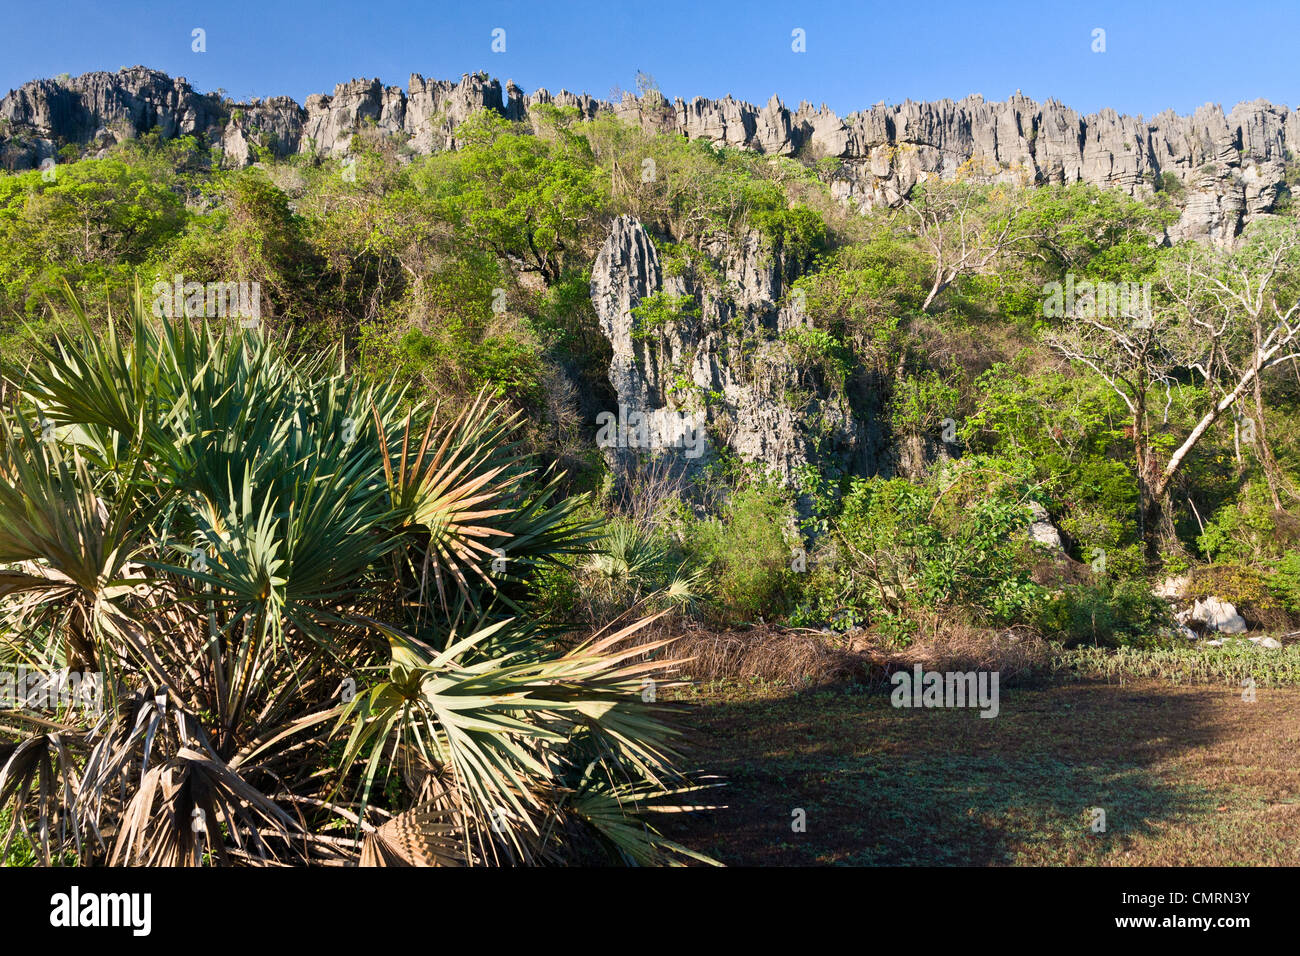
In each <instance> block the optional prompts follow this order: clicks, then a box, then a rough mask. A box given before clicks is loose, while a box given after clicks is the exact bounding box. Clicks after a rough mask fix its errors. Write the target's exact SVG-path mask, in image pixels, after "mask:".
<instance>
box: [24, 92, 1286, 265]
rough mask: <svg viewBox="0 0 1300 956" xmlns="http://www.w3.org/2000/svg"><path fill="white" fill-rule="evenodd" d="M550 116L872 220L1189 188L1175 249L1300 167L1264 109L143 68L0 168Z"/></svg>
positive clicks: (74, 102) (1277, 113)
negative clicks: (805, 177)
mask: <svg viewBox="0 0 1300 956" xmlns="http://www.w3.org/2000/svg"><path fill="white" fill-rule="evenodd" d="M541 104H555V105H558V106H565V107H573V108H575V109H576V110H577V111H578V113H579V115H580V116H581V117H582V118H583V119H588V120H589V119H593V118H594V117H596V116H597V115H598V114H600V113H602V112H613V113H614V114H615V115H617V116H619V117H621V118H623V119H624V120H627V121H629V122H633V123H637V124H640V125H641V126H643V127H644V128H646V129H652V130H657V131H661V132H665V133H677V134H679V135H681V136H686V137H689V138H693V139H706V140H709V141H710V142H714V143H719V144H726V145H730V146H735V147H738V148H744V149H752V150H756V151H758V152H762V153H766V154H769V155H778V156H789V155H793V154H795V153H799V154H801V155H805V156H808V157H814V158H820V157H829V158H835V159H838V160H840V162H839V164H838V167H837V168H836V169H835V171H834V172H833V173H832V174H830V175H831V186H832V190H833V192H834V194H835V195H836V196H838V197H839V198H840V199H841V200H843V201H844V202H846V203H852V204H855V205H856V206H858V207H860V208H863V209H868V208H871V207H874V206H878V205H881V204H886V205H894V204H897V203H899V202H900V201H901V200H902V199H903V198H904V197H905V196H907V195H908V193H909V192H910V191H911V189H912V188H913V187H914V186H915V185H916V184H917V183H918V182H922V181H924V180H926V179H927V178H930V177H932V176H939V177H952V176H954V175H956V174H957V171H958V170H959V169H961V168H963V167H965V168H967V169H972V168H974V169H976V170H978V171H979V172H981V173H982V174H983V175H985V176H987V178H989V179H992V180H995V181H1006V182H1014V183H1025V184H1042V183H1073V182H1085V183H1091V184H1094V185H1097V186H1101V187H1106V188H1114V189H1121V190H1124V191H1125V192H1128V193H1130V194H1134V193H1140V192H1149V191H1151V190H1153V189H1155V188H1157V187H1164V188H1174V189H1175V190H1176V191H1177V197H1178V202H1179V203H1180V205H1181V207H1182V210H1183V211H1182V216H1181V218H1180V220H1179V221H1178V223H1177V224H1176V225H1175V226H1174V228H1173V229H1171V231H1170V237H1171V239H1174V240H1178V239H1183V238H1188V237H1205V238H1208V239H1211V240H1213V241H1218V242H1231V241H1232V240H1233V238H1234V237H1235V236H1236V235H1238V234H1239V233H1240V231H1241V229H1242V228H1243V227H1244V226H1245V225H1246V224H1248V223H1249V222H1250V221H1251V220H1253V219H1255V218H1256V217H1259V216H1261V215H1267V214H1268V213H1269V211H1270V210H1271V209H1272V208H1273V207H1274V204H1275V203H1276V202H1277V200H1278V198H1279V196H1280V195H1281V193H1282V190H1283V189H1284V188H1285V164H1286V163H1287V162H1292V161H1294V157H1295V156H1296V155H1300V111H1296V110H1290V109H1288V108H1286V107H1283V106H1275V105H1273V104H1271V103H1268V102H1266V101H1264V100H1255V101H1252V102H1249V103H1239V104H1237V105H1236V106H1235V107H1233V108H1232V109H1231V110H1230V111H1229V112H1228V113H1226V114H1225V113H1224V111H1223V109H1222V107H1220V106H1217V105H1212V104H1209V105H1206V106H1203V107H1201V108H1200V109H1198V110H1196V111H1195V112H1194V113H1192V114H1191V115H1190V116H1178V115H1176V114H1174V113H1173V112H1164V113H1161V114H1159V115H1158V116H1155V117H1153V118H1152V119H1150V120H1146V119H1144V118H1143V117H1141V116H1137V117H1132V116H1121V115H1120V114H1118V113H1116V112H1115V111H1114V110H1109V109H1107V110H1102V111H1100V112H1099V113H1095V114H1092V115H1088V116H1081V115H1079V114H1078V113H1077V112H1075V111H1074V110H1072V109H1070V108H1069V107H1066V106H1064V105H1062V104H1061V103H1058V102H1056V101H1055V100H1048V101H1047V102H1045V103H1038V102H1036V101H1034V100H1031V99H1029V98H1027V97H1024V96H1021V95H1020V94H1019V92H1017V93H1016V94H1015V95H1013V96H1012V97H1010V98H1009V99H1007V100H1006V101H1004V102H986V101H985V100H984V98H983V97H982V96H978V95H976V96H969V97H967V98H965V99H962V100H958V101H953V100H939V101H936V102H931V103H914V102H911V101H907V102H905V103H902V104H901V105H892V106H891V105H885V104H883V103H880V104H877V105H875V106H873V107H871V108H870V109H867V110H862V111H859V112H855V113H851V114H849V115H848V116H845V117H840V116H837V115H836V114H835V113H833V112H831V111H830V110H828V109H826V107H825V106H822V107H820V108H817V107H814V106H812V105H811V104H808V103H803V104H800V106H799V107H798V108H797V109H795V110H791V109H789V108H788V107H786V106H785V105H784V104H782V102H781V101H780V99H778V98H777V97H775V96H774V97H772V99H771V100H769V101H768V102H767V103H766V104H765V105H763V106H761V107H760V106H755V105H754V104H751V103H746V102H743V101H741V100H736V99H733V98H731V97H726V98H724V99H721V100H710V99H703V98H698V97H697V98H696V99H693V100H691V101H690V102H689V103H687V102H685V101H683V100H681V99H677V100H675V101H674V102H672V103H669V102H668V101H667V100H665V99H664V98H663V97H661V96H659V95H658V94H655V93H651V94H648V95H646V96H643V97H640V98H638V97H635V96H632V95H631V94H625V95H624V96H623V98H622V99H621V100H620V101H619V102H617V103H608V102H604V101H601V100H598V99H595V98H593V97H591V96H588V95H586V94H581V95H579V94H573V93H569V92H567V91H564V90H561V91H560V92H559V93H556V94H552V93H550V92H548V91H547V90H544V89H540V90H537V91H536V92H534V93H533V94H531V95H525V94H524V92H523V91H522V90H520V89H519V88H518V87H517V86H515V85H514V84H513V83H510V82H509V81H507V83H506V86H505V87H504V89H503V88H502V86H501V84H500V82H499V81H497V80H494V79H490V78H488V77H487V75H486V74H483V73H476V74H466V75H464V76H463V77H462V78H461V79H460V81H459V82H456V83H452V82H448V81H443V80H426V79H424V77H422V76H419V75H418V74H413V75H412V76H411V78H410V82H409V84H408V87H407V89H406V90H402V89H400V88H399V87H395V86H383V85H382V84H381V83H380V82H379V81H378V80H352V81H351V82H348V83H341V84H339V85H338V86H336V87H335V88H334V92H333V93H332V94H329V95H325V94H318V95H314V96H311V97H308V99H307V102H306V104H304V105H303V106H299V105H297V104H296V103H294V102H293V100H291V99H289V98H287V97H273V98H271V99H267V100H254V101H252V102H249V103H231V102H228V101H225V100H223V99H222V98H221V97H219V96H217V95H216V94H211V93H209V94H200V93H197V92H195V91H194V90H193V89H192V88H191V87H190V85H189V84H188V83H187V82H186V81H185V80H184V78H176V79H172V78H170V77H168V76H166V75H165V74H163V73H159V72H157V71H156V70H149V69H146V68H144V67H132V68H130V69H126V70H122V71H121V72H118V73H88V74H86V75H84V76H80V77H76V78H63V79H59V80H37V81H34V82H31V83H27V84H25V85H24V86H23V87H21V88H20V89H18V90H12V91H10V92H9V94H8V95H7V96H5V97H4V99H3V100H0V164H3V165H4V166H5V167H6V168H9V169H29V168H33V167H35V166H37V165H39V164H40V162H41V161H42V160H43V159H46V158H48V157H51V156H53V155H54V154H55V153H56V152H57V151H58V149H59V147H60V146H62V145H64V144H67V143H73V144H77V145H80V146H83V147H90V146H99V145H103V144H104V143H105V142H111V141H112V140H114V139H121V138H124V137H127V136H136V135H140V134H142V133H144V132H147V131H149V130H152V129H155V128H157V129H158V130H160V131H161V133H162V134H163V135H164V136H174V135H186V134H195V135H200V136H203V137H204V138H205V139H206V141H207V142H208V143H210V144H214V145H219V146H220V147H221V148H222V149H223V150H224V153H225V156H226V162H227V163H228V164H229V165H242V164H246V163H249V162H252V161H253V160H254V159H255V156H256V152H255V150H254V147H255V146H257V147H261V148H265V149H269V150H271V151H272V152H273V153H275V154H276V155H280V156H285V155H289V154H292V153H297V152H312V151H314V152H317V153H320V154H322V155H325V156H330V155H337V154H340V153H343V152H346V151H347V149H348V147H349V146H350V144H351V140H352V137H353V136H354V135H355V134H356V133H357V132H359V131H361V130H362V129H365V128H367V127H369V126H373V127H374V128H375V129H377V130H379V131H381V132H386V133H390V134H393V135H396V136H401V137H404V138H405V139H406V140H407V142H408V143H409V145H410V146H411V148H412V149H414V150H415V151H417V152H422V153H427V152H430V151H433V150H439V149H449V148H455V146H456V143H455V136H454V132H455V129H456V126H457V125H458V124H459V123H460V122H461V121H463V120H464V119H465V118H466V117H467V116H469V115H470V113H472V112H473V111H474V110H479V109H488V110H493V111H496V112H498V113H500V114H501V115H503V116H506V117H508V118H510V119H513V120H526V119H527V118H528V115H529V111H530V110H531V109H532V108H534V107H536V106H539V105H541ZM232 127H233V128H232Z"/></svg>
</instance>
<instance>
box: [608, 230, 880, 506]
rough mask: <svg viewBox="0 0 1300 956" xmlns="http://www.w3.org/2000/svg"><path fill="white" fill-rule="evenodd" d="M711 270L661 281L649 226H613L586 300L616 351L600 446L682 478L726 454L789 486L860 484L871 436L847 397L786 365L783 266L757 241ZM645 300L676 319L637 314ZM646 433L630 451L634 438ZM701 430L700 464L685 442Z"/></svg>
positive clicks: (797, 322)
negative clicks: (613, 423)
mask: <svg viewBox="0 0 1300 956" xmlns="http://www.w3.org/2000/svg"><path fill="white" fill-rule="evenodd" d="M705 254H706V255H707V256H708V257H709V258H710V259H711V261H712V263H713V269H711V270H708V271H707V272H704V271H695V270H690V269H675V270H673V271H672V274H666V270H665V269H664V267H663V265H662V263H661V262H660V258H659V254H658V252H657V250H656V248H655V244H654V241H653V239H652V238H651V236H650V234H649V233H648V232H647V231H646V229H645V227H644V226H643V225H642V224H641V223H640V222H639V221H638V220H636V219H634V218H632V217H630V216H623V217H620V218H619V219H618V220H616V221H615V222H614V224H613V226H612V228H611V230H610V234H609V237H608V239H607V240H606V241H605V244H604V246H603V247H602V248H601V250H600V254H599V255H598V256H597V258H596V261H595V264H594V266H593V268H592V278H591V300H592V304H593V305H594V307H595V309H596V313H597V315H598V316H599V318H600V325H601V330H602V331H603V332H604V334H605V336H606V337H607V338H608V339H609V341H610V345H611V347H612V350H613V359H612V361H611V363H610V373H609V377H610V383H611V384H612V385H613V387H614V391H615V394H616V396H617V399H618V402H619V405H620V408H619V409H618V410H614V409H610V410H609V413H610V416H611V417H614V418H616V420H617V422H618V430H617V431H615V432H613V433H612V434H611V435H610V436H609V437H614V438H616V439H617V440H616V441H613V442H610V441H602V442H601V444H602V445H603V446H604V448H605V453H606V455H607V457H608V459H609V460H610V462H611V464H612V465H614V466H615V467H616V469H623V468H626V467H628V466H629V463H630V460H631V459H633V458H636V457H638V456H642V455H644V456H648V457H652V458H653V457H659V456H662V455H665V454H667V455H670V456H671V457H672V460H673V461H675V462H677V463H678V464H679V466H680V467H681V468H682V469H683V470H687V471H689V470H690V469H691V468H693V467H695V466H697V465H699V464H703V463H704V462H706V461H708V460H709V459H710V457H711V456H712V455H714V454H716V453H717V452H718V451H719V450H721V449H722V448H726V449H729V450H730V451H731V452H734V453H735V454H736V455H738V456H739V457H740V458H742V459H744V460H746V461H755V462H763V463H765V464H767V465H769V466H770V467H771V468H772V469H773V471H774V472H775V473H776V475H777V476H778V477H779V478H781V479H783V480H786V481H790V480H792V479H794V478H795V477H796V475H797V472H798V470H799V469H800V468H801V467H802V466H803V465H805V464H808V463H814V464H816V465H817V466H818V467H819V468H820V469H822V470H823V471H824V472H827V471H829V470H830V469H832V468H835V467H838V468H840V469H842V470H851V471H854V472H855V473H868V472H869V471H870V470H871V468H870V462H868V461H866V460H865V458H866V457H867V456H869V455H870V454H871V449H870V448H869V446H868V442H867V438H868V435H867V430H866V429H865V428H864V427H863V426H862V425H860V424H859V419H858V418H857V417H856V416H855V415H854V413H853V411H852V410H851V408H850V406H849V401H848V398H847V396H846V395H845V394H844V393H843V392H842V391H840V390H836V389H834V388H831V387H828V383H826V382H824V381H822V380H820V379H819V378H818V376H817V375H816V374H815V373H813V372H812V371H811V370H810V369H808V368H806V367H802V366H801V365H800V364H799V363H798V362H797V361H796V360H795V358H794V357H793V356H792V354H791V351H790V345H789V342H788V339H787V338H785V337H784V336H783V333H786V332H788V331H790V330H792V329H795V328H797V327H800V326H802V325H803V324H804V318H803V316H802V315H801V314H800V312H799V310H798V309H797V307H795V306H792V305H790V304H788V303H783V301H782V296H783V275H784V264H783V262H782V258H781V255H780V253H779V252H776V251H774V250H772V249H771V247H770V246H769V245H767V244H766V243H765V242H764V240H763V239H762V238H761V236H760V235H759V234H758V233H756V232H750V233H747V234H746V235H745V236H744V237H743V238H742V239H741V240H739V241H736V242H718V243H715V244H713V245H712V246H710V247H708V248H706V249H705ZM652 296H658V297H659V301H661V302H666V303H671V305H672V308H674V309H675V310H676V315H675V320H674V321H671V322H665V323H663V324H662V325H657V326H656V325H647V321H646V317H645V315H644V314H643V315H642V316H640V317H638V315H636V314H634V310H636V308H637V306H638V305H642V304H643V303H645V302H646V301H647V300H649V299H650V298H651V297H652ZM637 428H641V429H642V434H643V436H644V437H646V438H648V439H649V441H648V443H647V442H645V441H644V440H642V441H640V442H638V440H637V439H636V437H635V434H634V432H635V430H636V429H637ZM693 430H703V432H704V433H705V434H706V435H707V445H706V446H701V451H703V452H704V453H703V454H700V455H691V454H688V452H689V451H690V448H691V443H690V440H689V438H687V439H686V440H680V439H681V438H682V436H683V434H684V433H686V434H689V433H690V432H691V431H693Z"/></svg>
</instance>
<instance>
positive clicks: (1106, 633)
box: [1033, 578, 1173, 647]
mask: <svg viewBox="0 0 1300 956" xmlns="http://www.w3.org/2000/svg"><path fill="white" fill-rule="evenodd" d="M1033 623H1034V624H1035V626H1037V627H1038V629H1039V630H1041V631H1042V632H1043V633H1044V634H1045V635H1047V636H1048V637H1050V638H1053V639H1055V640H1059V641H1061V642H1062V643H1063V644H1065V645H1066V646H1067V647H1073V646H1076V645H1080V644H1091V645H1097V646H1105V647H1155V646H1161V645H1162V644H1163V643H1165V640H1164V639H1163V638H1162V637H1161V636H1160V635H1161V633H1162V632H1163V631H1166V630H1167V629H1168V628H1169V627H1171V626H1172V624H1173V621H1172V619H1171V618H1170V617H1169V608H1168V606H1167V605H1166V604H1165V602H1164V601H1162V600H1161V599H1159V598H1157V597H1155V596H1153V595H1152V594H1151V591H1150V588H1149V587H1148V586H1147V585H1146V583H1145V582H1144V581H1141V580H1129V581H1115V580H1113V579H1108V578H1103V579H1101V580H1099V581H1097V582H1096V583H1093V584H1074V585H1069V586H1067V587H1065V588H1062V589H1061V591H1060V593H1059V594H1056V595H1054V596H1053V597H1051V598H1049V599H1047V600H1046V601H1044V602H1043V604H1042V605H1041V606H1040V608H1039V610H1038V613H1037V615H1036V618H1035V620H1034V621H1033Z"/></svg>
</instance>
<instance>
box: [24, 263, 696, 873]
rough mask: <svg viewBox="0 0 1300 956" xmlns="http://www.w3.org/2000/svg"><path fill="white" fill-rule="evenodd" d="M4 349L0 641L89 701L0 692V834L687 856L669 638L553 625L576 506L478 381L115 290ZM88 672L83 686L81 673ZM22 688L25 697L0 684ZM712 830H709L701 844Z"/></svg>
mask: <svg viewBox="0 0 1300 956" xmlns="http://www.w3.org/2000/svg"><path fill="white" fill-rule="evenodd" d="M69 300H70V306H71V308H72V311H73V313H74V316H75V318H76V320H77V323H78V325H79V327H80V329H81V332H80V334H79V335H77V336H75V337H74V338H72V339H70V340H68V341H60V342H57V343H56V344H54V345H52V346H50V347H48V348H47V349H46V350H44V351H43V352H42V353H41V354H40V356H39V359H38V360H37V361H35V362H34V363H33V364H32V365H31V366H30V367H28V368H26V369H23V370H16V369H6V370H5V379H6V384H7V387H8V389H9V396H10V400H9V402H8V403H7V405H6V407H5V408H4V410H3V414H0V668H10V669H12V668H15V667H17V666H18V665H26V666H28V667H31V668H33V669H34V670H36V671H39V672H42V673H47V674H60V673H70V672H75V673H78V674H80V673H89V674H91V675H93V677H94V679H95V681H96V686H97V687H98V688H99V690H100V697H99V699H98V701H97V704H98V705H97V706H96V707H86V706H77V705H76V702H71V703H70V702H66V701H65V702H64V703H62V704H60V705H58V706H52V707H46V708H45V709H33V708H32V707H30V706H26V707H24V706H22V705H23V704H30V701H17V702H14V701H10V702H7V703H0V706H6V707H11V709H8V710H3V711H0V819H4V818H7V819H8V820H9V821H10V823H9V827H8V829H7V832H0V841H3V842H0V856H6V855H7V854H8V853H9V847H10V845H11V844H12V843H13V841H14V840H15V839H17V840H20V841H22V842H24V843H25V844H26V845H27V847H28V848H29V849H30V852H32V853H33V854H34V856H35V858H36V859H37V860H38V861H40V862H43V863H46V864H49V863H51V862H60V861H77V862H81V863H86V864H91V863H94V864H110V865H140V864H145V865H191V864H203V863H221V864H245V865H276V864H332V865H354V864H358V863H359V864H363V865H393V864H401V865H425V864H436V865H481V864H497V863H530V864H531V863H546V862H560V861H575V860H584V859H588V858H590V856H589V855H590V854H592V853H600V852H603V853H607V854H611V855H612V856H613V857H614V858H615V859H616V860H620V861H623V862H629V863H640V864H648V863H660V862H680V861H683V860H684V859H686V858H690V857H694V856H695V854H693V853H691V852H690V851H689V850H687V849H686V848H684V847H681V846H679V845H677V844H675V843H673V842H672V841H670V840H668V839H665V838H664V837H663V836H662V835H661V834H660V833H659V832H658V831H657V830H656V829H655V828H654V826H653V825H652V823H651V821H652V820H653V818H654V815H655V814H657V813H660V812H677V811H682V810H685V809H690V808H691V807H692V803H691V801H692V800H694V799H695V797H694V794H695V793H696V792H697V791H698V790H699V789H700V785H699V784H698V783H697V782H694V781H693V780H692V779H691V778H688V777H687V776H686V775H684V774H682V773H681V772H679V771H677V770H676V769H675V768H674V764H675V762H676V761H677V759H678V754H677V753H676V751H675V750H674V746H673V745H674V740H675V737H676V731H675V730H674V729H673V726H672V724H671V721H670V720H669V719H668V718H669V716H670V714H669V711H668V709H667V708H665V707H664V706H663V705H662V704H655V703H654V700H655V697H656V695H655V694H653V693H651V694H646V693H645V689H646V688H647V686H653V685H652V683H651V682H654V683H655V684H657V686H658V687H659V688H663V687H665V686H671V684H672V683H673V678H672V673H673V669H674V666H675V664H676V663H679V662H674V661H672V660H670V659H668V657H667V656H666V655H665V654H664V653H654V652H656V651H657V649H658V648H659V647H660V646H661V645H662V644H663V643H664V642H649V643H645V642H642V643H639V644H634V643H632V642H631V641H629V638H630V637H632V635H633V634H634V633H635V632H636V631H637V630H638V629H639V628H640V627H641V626H642V625H643V624H644V623H646V622H645V621H642V622H638V623H637V624H633V625H631V626H629V627H626V628H623V629H622V630H618V631H616V632H612V633H596V634H591V635H586V636H582V637H579V638H572V639H565V638H564V637H563V636H562V635H557V634H555V633H552V632H549V631H547V630H545V629H543V628H541V627H539V626H537V625H536V624H534V623H532V622H530V621H529V619H528V617H527V607H526V605H525V604H524V598H523V595H525V594H526V588H525V587H524V586H523V584H524V581H525V580H526V578H527V576H528V575H529V573H530V569H532V568H534V567H536V566H537V565H538V564H539V563H542V562H546V561H551V560H554V559H556V558H557V557H558V556H562V555H566V554H572V553H575V552H577V551H580V550H584V549H585V548H586V546H587V544H588V543H589V541H590V540H591V539H592V529H591V528H590V527H587V526H584V525H583V524H582V523H580V522H578V521H577V520H576V519H575V517H574V512H575V505H576V502H575V501H574V500H572V499H570V500H557V482H558V480H559V476H558V475H555V474H541V475H538V474H537V473H536V472H534V471H532V470H530V468H529V467H528V463H527V461H526V460H525V458H524V457H523V456H522V454H521V453H520V452H519V451H518V449H517V448H516V447H515V446H514V445H513V444H512V443H511V440H510V439H511V433H512V430H513V426H514V420H513V418H512V417H511V416H509V415H507V414H506V413H505V412H504V411H503V410H502V408H501V407H500V406H498V405H496V404H493V403H492V402H490V401H489V400H488V399H487V398H485V397H482V396H480V398H479V399H477V400H476V401H474V402H472V403H471V404H469V405H468V407H465V408H464V409H463V410H461V411H460V412H459V413H458V414H454V415H450V414H447V413H445V412H444V410H443V409H440V408H436V407H435V408H432V409H420V408H414V409H408V408H405V406H406V402H405V399H404V396H403V394H402V393H401V392H399V391H397V390H396V389H393V388H391V387H385V386H377V385H370V384H366V383H365V382H362V381H360V380H359V379H358V378H357V377H356V376H355V375H354V374H351V373H350V372H348V371H347V370H346V369H345V367H344V365H343V362H342V360H341V359H339V358H334V357H331V356H319V357H313V358H307V359H291V358H289V357H287V352H286V350H285V349H284V348H282V347H280V346H278V345H277V344H276V343H274V342H271V341H268V340H267V339H266V338H265V337H264V336H263V335H262V333H260V332H257V331H250V330H244V329H219V328H214V327H212V326H211V325H209V324H206V323H198V324H191V323H189V322H183V321H182V322H174V323H171V322H155V321H154V320H152V319H151V318H150V317H149V316H148V315H147V312H146V308H145V305H144V301H143V298H142V296H141V293H140V291H139V290H138V289H137V292H136V296H135V302H134V306H133V308H132V311H131V315H130V316H129V321H128V322H126V323H124V328H123V329H122V330H119V329H118V328H117V327H116V324H115V323H114V322H113V321H112V317H109V321H108V322H107V324H106V325H105V327H104V330H103V332H102V333H96V332H95V331H94V330H93V329H92V325H91V323H90V322H89V320H88V319H87V317H86V316H85V315H84V313H83V312H81V310H80V309H79V308H77V306H76V303H75V302H74V301H72V300H71V296H69ZM82 703H84V702H82ZM14 705H16V706H14ZM701 859H702V858H701Z"/></svg>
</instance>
